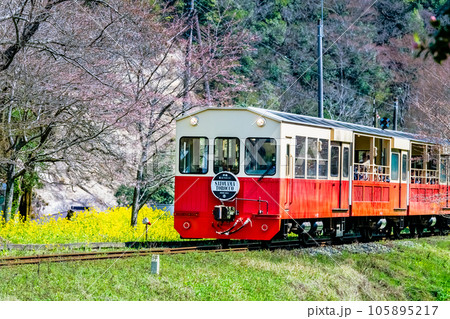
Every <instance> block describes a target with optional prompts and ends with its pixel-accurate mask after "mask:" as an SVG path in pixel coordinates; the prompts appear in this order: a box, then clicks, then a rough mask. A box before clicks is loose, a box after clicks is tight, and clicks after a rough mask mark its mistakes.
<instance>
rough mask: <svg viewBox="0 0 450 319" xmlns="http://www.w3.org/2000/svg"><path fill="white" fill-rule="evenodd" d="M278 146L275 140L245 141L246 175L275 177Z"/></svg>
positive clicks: (256, 139)
mask: <svg viewBox="0 0 450 319" xmlns="http://www.w3.org/2000/svg"><path fill="white" fill-rule="evenodd" d="M276 151H277V144H276V142H275V139H273V138H248V139H246V140H245V173H246V174H248V175H275V171H276Z"/></svg>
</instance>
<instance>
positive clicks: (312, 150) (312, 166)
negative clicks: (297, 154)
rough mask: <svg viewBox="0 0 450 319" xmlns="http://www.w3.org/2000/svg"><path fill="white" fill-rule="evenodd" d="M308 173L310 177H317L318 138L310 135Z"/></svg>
mask: <svg viewBox="0 0 450 319" xmlns="http://www.w3.org/2000/svg"><path fill="white" fill-rule="evenodd" d="M307 160H308V161H307V163H306V174H307V176H308V178H317V138H310V137H308V148H307Z"/></svg>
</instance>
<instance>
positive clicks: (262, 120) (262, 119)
mask: <svg viewBox="0 0 450 319" xmlns="http://www.w3.org/2000/svg"><path fill="white" fill-rule="evenodd" d="M256 125H258V126H259V127H263V126H264V125H266V120H265V118H263V117H260V118H258V119H257V120H256Z"/></svg>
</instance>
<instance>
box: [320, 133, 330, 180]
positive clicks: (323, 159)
mask: <svg viewBox="0 0 450 319" xmlns="http://www.w3.org/2000/svg"><path fill="white" fill-rule="evenodd" d="M319 178H322V179H326V178H328V140H325V139H320V140H319Z"/></svg>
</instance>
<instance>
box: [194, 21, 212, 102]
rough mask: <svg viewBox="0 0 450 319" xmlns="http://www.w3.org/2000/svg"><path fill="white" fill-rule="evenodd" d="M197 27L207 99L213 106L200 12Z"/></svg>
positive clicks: (196, 22)
mask: <svg viewBox="0 0 450 319" xmlns="http://www.w3.org/2000/svg"><path fill="white" fill-rule="evenodd" d="M195 28H196V29H197V41H198V45H199V46H200V52H202V72H203V74H204V78H205V82H204V86H205V94H206V100H207V101H208V106H211V90H210V89H209V77H208V70H207V68H206V66H205V58H204V55H203V43H202V33H201V31H200V23H199V22H198V12H196V13H195Z"/></svg>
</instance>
